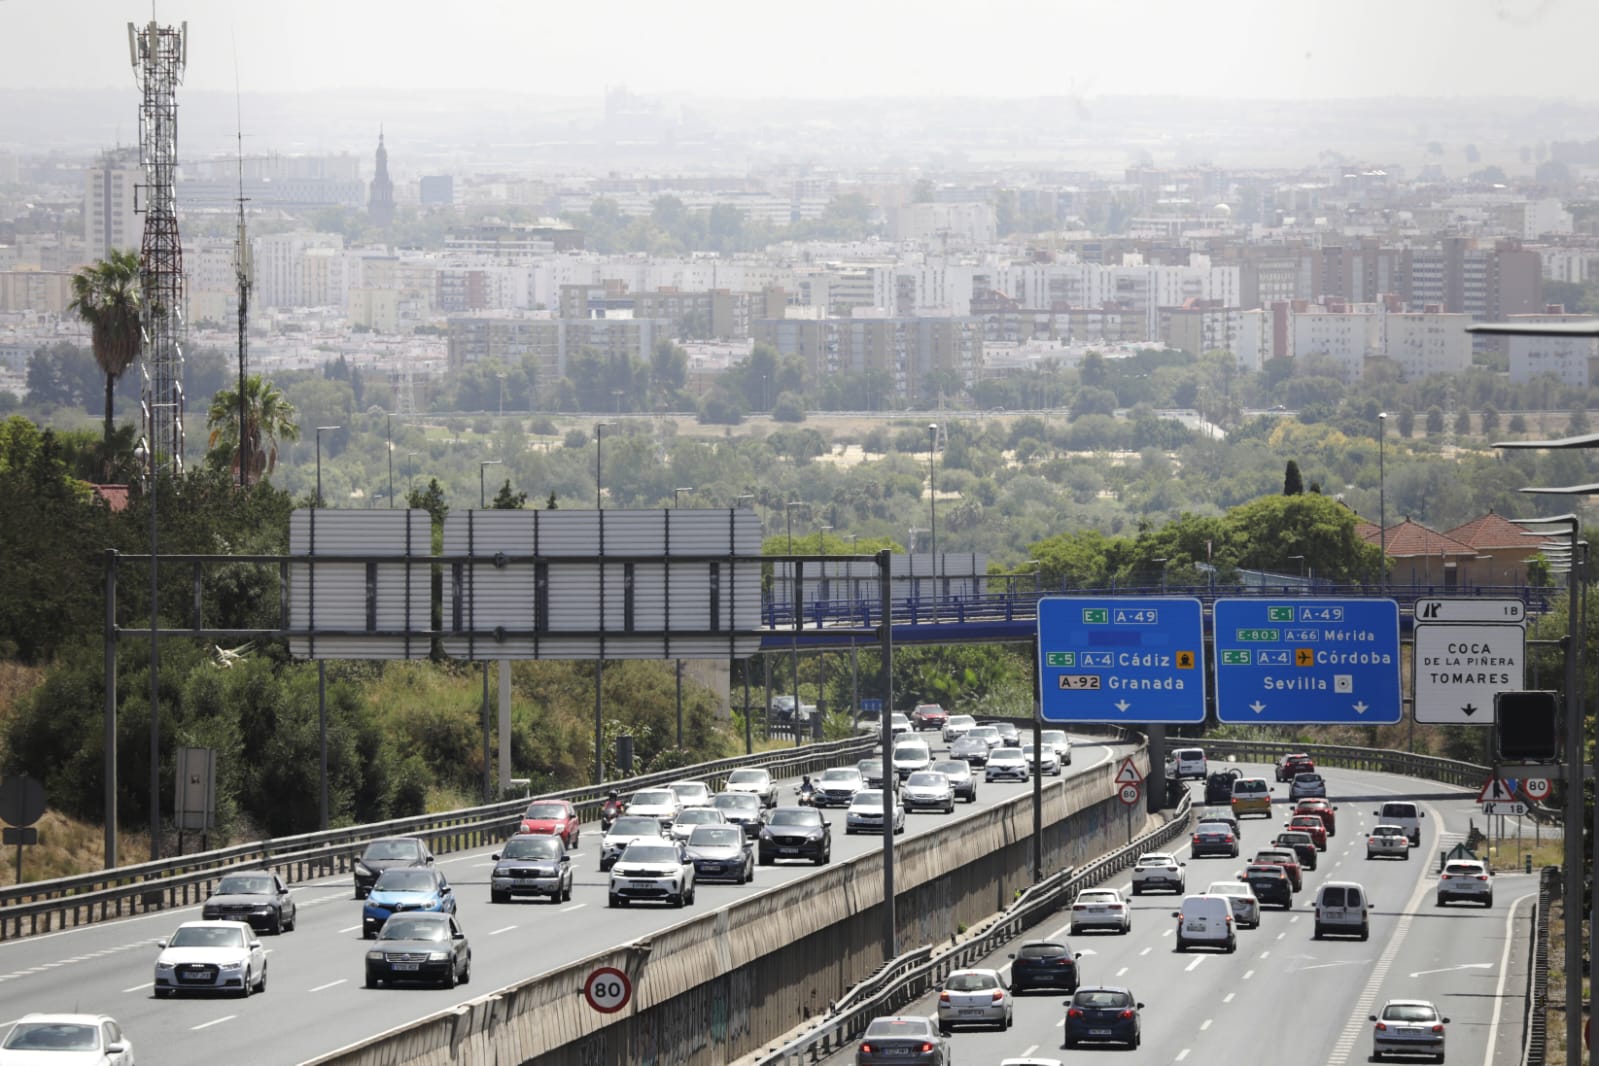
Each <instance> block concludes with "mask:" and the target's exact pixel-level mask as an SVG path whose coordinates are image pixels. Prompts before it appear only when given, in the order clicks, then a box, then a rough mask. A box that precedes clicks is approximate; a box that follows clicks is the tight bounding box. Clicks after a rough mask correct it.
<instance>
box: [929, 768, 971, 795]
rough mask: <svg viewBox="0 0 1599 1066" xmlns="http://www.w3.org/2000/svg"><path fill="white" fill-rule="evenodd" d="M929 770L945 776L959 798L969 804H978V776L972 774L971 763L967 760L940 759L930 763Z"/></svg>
mask: <svg viewBox="0 0 1599 1066" xmlns="http://www.w3.org/2000/svg"><path fill="white" fill-rule="evenodd" d="M927 768H928V769H929V770H931V771H933V772H934V773H939V774H943V775H944V777H945V778H947V779H948V780H949V787H950V789H951V790H953V791H954V793H955V795H956V796H957V797H959V798H960V799H964V800H965V801H966V802H967V803H976V802H977V775H975V774H973V773H972V764H971V763H969V762H967V761H966V760H965V759H938V760H935V761H933V762H931V763H929V764H928V766H927Z"/></svg>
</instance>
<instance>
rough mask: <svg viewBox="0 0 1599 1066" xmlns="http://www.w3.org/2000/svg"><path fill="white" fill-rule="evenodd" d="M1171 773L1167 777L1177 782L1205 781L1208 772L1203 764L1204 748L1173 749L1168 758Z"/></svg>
mask: <svg viewBox="0 0 1599 1066" xmlns="http://www.w3.org/2000/svg"><path fill="white" fill-rule="evenodd" d="M1169 758H1170V761H1171V763H1172V770H1173V772H1172V773H1171V774H1170V775H1168V776H1171V777H1175V778H1177V779H1178V780H1179V781H1182V780H1186V779H1188V778H1190V777H1191V778H1193V779H1194V780H1195V781H1203V780H1205V776H1206V774H1207V773H1208V772H1209V770H1208V768H1207V767H1206V764H1205V749H1204V748H1173V749H1172V753H1171V755H1170V756H1169Z"/></svg>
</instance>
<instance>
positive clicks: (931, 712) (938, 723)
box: [911, 703, 949, 731]
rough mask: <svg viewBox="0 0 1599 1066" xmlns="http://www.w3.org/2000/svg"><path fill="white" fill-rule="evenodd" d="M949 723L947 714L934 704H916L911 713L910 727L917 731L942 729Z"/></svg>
mask: <svg viewBox="0 0 1599 1066" xmlns="http://www.w3.org/2000/svg"><path fill="white" fill-rule="evenodd" d="M948 721H949V712H948V711H946V710H944V708H942V707H940V706H939V705H938V704H936V703H918V704H917V705H916V709H915V710H914V711H912V712H911V725H912V726H913V727H915V728H916V729H917V730H918V731H920V730H923V729H943V728H944V724H945V723H946V722H948Z"/></svg>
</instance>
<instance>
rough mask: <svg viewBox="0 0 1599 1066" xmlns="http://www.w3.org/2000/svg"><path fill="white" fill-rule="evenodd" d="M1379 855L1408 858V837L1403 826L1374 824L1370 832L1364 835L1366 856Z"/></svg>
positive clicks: (1373, 856)
mask: <svg viewBox="0 0 1599 1066" xmlns="http://www.w3.org/2000/svg"><path fill="white" fill-rule="evenodd" d="M1379 855H1397V856H1399V857H1400V858H1401V859H1409V858H1410V838H1409V837H1407V836H1406V835H1405V830H1404V827H1403V826H1397V825H1374V826H1372V827H1371V833H1370V835H1368V836H1367V837H1366V858H1368V859H1375V858H1376V857H1377V856H1379Z"/></svg>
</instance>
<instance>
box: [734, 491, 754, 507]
mask: <svg viewBox="0 0 1599 1066" xmlns="http://www.w3.org/2000/svg"><path fill="white" fill-rule="evenodd" d="M745 500H748V501H750V505H751V506H754V504H755V494H754V493H753V492H746V493H744V494H743V495H740V496H734V497H733V509H734V510H735V511H736V510H738V509H739V508H741V507H742V506H743V505H744V501H745Z"/></svg>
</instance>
